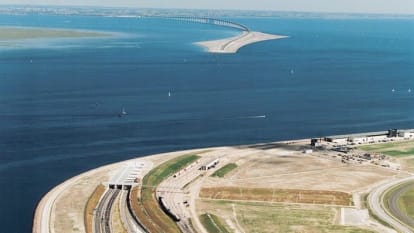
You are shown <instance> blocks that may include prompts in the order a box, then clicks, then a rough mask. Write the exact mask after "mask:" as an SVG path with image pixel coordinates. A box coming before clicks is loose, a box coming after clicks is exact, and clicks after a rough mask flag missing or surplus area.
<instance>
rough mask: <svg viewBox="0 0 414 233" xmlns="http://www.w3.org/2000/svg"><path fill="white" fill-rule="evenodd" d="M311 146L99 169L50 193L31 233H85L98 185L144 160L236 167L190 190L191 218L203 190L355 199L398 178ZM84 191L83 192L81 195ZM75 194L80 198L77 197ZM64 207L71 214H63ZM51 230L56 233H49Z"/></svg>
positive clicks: (274, 146) (233, 150) (225, 150)
mask: <svg viewBox="0 0 414 233" xmlns="http://www.w3.org/2000/svg"><path fill="white" fill-rule="evenodd" d="M308 143H309V140H305V141H303V140H299V141H296V142H289V143H287V142H279V143H268V144H263V145H248V146H238V147H217V148H208V149H199V150H189V151H179V152H173V153H165V154H159V155H153V156H148V157H142V158H137V159H135V160H129V161H124V162H121V163H117V164H113V165H109V166H105V167H101V168H97V169H95V170H92V171H90V172H87V173H84V174H81V175H79V176H77V177H75V178H72V179H70V180H68V181H66V182H64V183H63V184H61V185H59V186H57V187H56V188H55V189H53V190H52V191H51V192H50V193H48V194H47V195H46V196H45V197H44V198H43V199H42V201H41V202H40V204H39V206H38V208H37V210H36V214H35V220H34V227H33V232H36V233H46V232H47V233H49V232H62V233H64V232H76V231H82V229H83V225H84V223H83V214H84V209H83V208H82V206H84V205H86V202H87V199H88V198H89V197H88V193H92V192H93V189H94V188H95V187H96V185H97V184H98V183H100V182H104V183H105V180H106V181H108V180H109V177H110V176H111V174H112V175H113V174H114V173H115V171H117V169H119V168H121V167H122V166H125V165H126V164H127V163H130V162H131V161H136V160H142V159H144V160H148V161H151V162H152V163H153V165H154V166H157V165H158V164H160V163H163V162H165V161H167V160H169V159H172V158H174V157H177V156H180V155H183V154H189V153H197V154H198V155H200V156H203V157H204V156H206V157H210V158H220V163H219V165H218V167H216V168H215V169H219V168H220V167H222V166H224V165H225V164H227V163H230V162H232V163H236V164H237V165H238V168H237V169H235V170H234V171H232V172H230V173H229V174H227V175H226V176H225V177H224V178H214V177H210V176H209V174H206V175H205V176H204V177H203V178H201V179H199V180H197V182H195V183H196V185H192V186H197V188H195V190H196V191H191V192H190V193H191V195H192V197H191V198H190V203H192V204H193V203H194V205H192V207H191V212H192V214H191V215H192V218H194V215H195V216H196V215H197V214H196V212H197V207H196V205H195V202H196V200H197V198H198V195H197V194H194V193H197V189H199V188H200V187H212V186H213V187H214V186H218V185H220V186H243V187H272V188H299V189H311V190H332V191H344V192H349V193H353V192H361V191H363V190H367V189H370V187H371V186H372V185H374V184H376V183H378V182H381V181H384V180H386V179H389V178H390V177H392V176H394V175H395V174H396V173H398V172H397V171H393V170H390V169H386V168H382V167H379V166H373V165H351V164H343V163H341V161H340V160H338V159H333V158H332V155H333V154H336V153H337V152H328V151H321V152H314V153H312V154H309V155H308V154H304V153H303V152H302V151H303V149H306V148H307V147H308V146H307V144H308ZM215 169H212V170H210V171H209V173H212V172H214V171H215ZM91 186H92V187H91ZM80 190H83V191H82V192H80ZM74 193H77V195H73V194H74ZM79 194H82V195H79ZM63 206H67V207H68V208H63ZM193 206H194V207H193ZM62 218H64V219H62ZM192 220H194V219H192ZM234 224H236V222H234ZM196 225H197V224H196ZM50 226H51V229H50V230H52V231H49V229H48V228H49V227H50ZM58 226H61V227H58ZM240 230H241V229H240Z"/></svg>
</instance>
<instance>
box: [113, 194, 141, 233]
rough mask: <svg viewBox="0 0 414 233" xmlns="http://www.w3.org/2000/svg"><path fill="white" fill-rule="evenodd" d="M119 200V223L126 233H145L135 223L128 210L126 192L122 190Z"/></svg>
mask: <svg viewBox="0 0 414 233" xmlns="http://www.w3.org/2000/svg"><path fill="white" fill-rule="evenodd" d="M119 198H120V200H119V212H120V215H121V221H122V223H123V224H124V226H125V228H126V230H127V232H128V233H146V231H145V230H144V229H142V228H141V226H140V225H139V224H138V223H137V222H136V221H135V219H134V217H133V216H132V214H131V212H130V210H129V209H128V205H127V202H128V190H122V191H121V195H120V197H119Z"/></svg>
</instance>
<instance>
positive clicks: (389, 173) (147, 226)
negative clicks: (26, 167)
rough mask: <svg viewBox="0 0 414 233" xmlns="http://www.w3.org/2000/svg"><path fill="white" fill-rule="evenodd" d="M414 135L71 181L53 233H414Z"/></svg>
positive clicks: (275, 149) (45, 212) (219, 152)
mask: <svg viewBox="0 0 414 233" xmlns="http://www.w3.org/2000/svg"><path fill="white" fill-rule="evenodd" d="M413 153H414V130H396V129H393V130H388V131H384V132H375V133H363V134H352V135H341V136H332V137H323V138H313V139H304V140H292V141H282V142H271V143H263V144H254V145H243V146H226V147H215V148H205V149H194V150H187V151H178V152H171V153H165V154H158V155H151V156H146V157H140V158H136V159H132V160H129V161H124V162H120V163H116V164H110V165H107V166H104V167H100V168H97V169H94V170H91V171H88V172H86V173H84V174H81V175H78V176H76V177H74V178H71V179H69V180H67V181H65V182H64V183H62V184H60V185H59V186H57V187H55V188H54V189H53V190H51V191H50V192H49V193H48V194H47V195H45V196H44V198H43V199H42V200H41V202H40V203H39V205H38V207H37V209H36V213H35V218H34V225H33V232H34V233H46V232H48V233H49V232H52V233H53V232H88V233H92V232H202V233H207V232H208V233H213V232H412V231H413V229H414V228H413V227H414V224H413V218H414V212H413V206H412V205H413V203H414V202H413V196H414V176H413V172H414V157H413V156H412V155H413Z"/></svg>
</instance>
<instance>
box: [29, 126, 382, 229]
mask: <svg viewBox="0 0 414 233" xmlns="http://www.w3.org/2000/svg"><path fill="white" fill-rule="evenodd" d="M372 133H375V132H366V133H363V134H365V135H370V134H372ZM352 135H354V134H347V135H337V136H336V137H338V136H341V137H351V136H352ZM330 137H335V136H330ZM310 141H311V138H302V139H296V140H284V141H275V142H263V143H255V144H245V145H233V146H214V147H206V148H196V149H188V150H180V151H173V152H166V153H159V154H153V155H145V156H142V157H136V158H133V159H129V160H125V161H120V162H116V163H111V164H107V165H103V166H101V167H97V168H95V169H92V170H89V171H86V172H83V173H81V174H79V175H76V176H74V177H72V178H69V179H68V180H65V181H64V182H62V183H60V184H59V185H57V186H55V187H54V188H53V189H51V190H49V191H48V192H47V193H46V194H45V195H44V196H43V197H42V199H41V200H40V201H39V203H38V204H37V206H36V209H35V211H34V218H33V226H32V232H33V233H49V232H51V233H54V232H56V231H55V229H50V227H51V226H54V224H53V223H52V222H51V221H53V220H54V211H55V208H56V202H58V199H59V198H60V196H62V195H63V193H64V192H65V191H67V190H69V189H70V188H71V187H72V186H74V185H76V183H77V182H78V181H80V180H81V179H82V178H85V177H92V176H94V175H96V174H98V173H103V172H106V173H107V174H110V173H111V172H113V171H115V170H117V169H120V168H121V167H122V166H124V165H125V164H127V163H130V162H134V161H138V160H148V161H151V162H153V163H154V166H156V164H157V163H162V162H165V161H167V160H169V159H171V158H174V157H178V156H180V155H183V154H188V153H200V152H203V151H214V150H219V149H226V148H238V149H243V148H256V147H257V148H259V147H261V146H269V145H275V144H286V145H289V144H295V143H299V144H304V143H305V144H308V142H310ZM367 145H368V144H367ZM303 153H305V152H303ZM387 180H388V179H387ZM387 182H388V181H387ZM52 228H53V227H52Z"/></svg>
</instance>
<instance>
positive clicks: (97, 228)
mask: <svg viewBox="0 0 414 233" xmlns="http://www.w3.org/2000/svg"><path fill="white" fill-rule="evenodd" d="M120 191H121V190H119V189H108V190H107V191H106V192H105V194H104V196H103V197H102V199H101V200H100V201H99V204H98V207H97V208H96V210H95V218H94V223H95V224H94V230H93V232H95V233H110V232H111V209H112V206H113V204H114V201H115V199H116V197H117V196H118V194H119V192H120Z"/></svg>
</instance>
